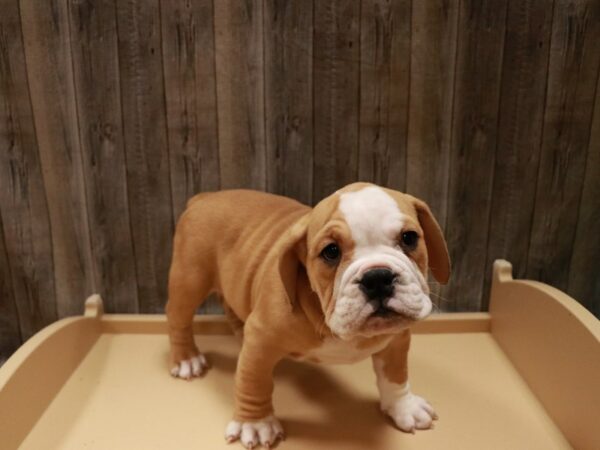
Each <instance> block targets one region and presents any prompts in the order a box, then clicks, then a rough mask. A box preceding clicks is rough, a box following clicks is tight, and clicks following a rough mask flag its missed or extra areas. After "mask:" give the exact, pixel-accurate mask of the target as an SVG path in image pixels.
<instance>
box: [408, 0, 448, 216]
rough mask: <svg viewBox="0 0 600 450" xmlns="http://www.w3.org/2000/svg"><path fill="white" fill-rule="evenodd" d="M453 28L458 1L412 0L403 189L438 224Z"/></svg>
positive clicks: (441, 207) (445, 183)
mask: <svg viewBox="0 0 600 450" xmlns="http://www.w3.org/2000/svg"><path fill="white" fill-rule="evenodd" d="M457 26H458V2H456V1H447V0H439V1H427V2H420V1H414V2H413V7H412V46H411V49H412V50H411V62H410V116H409V118H410V120H409V128H408V147H407V170H406V191H407V192H408V193H410V194H412V195H415V196H416V197H419V198H421V199H422V200H424V201H425V202H427V204H428V205H429V207H430V208H431V211H432V212H433V214H434V215H435V217H436V218H437V220H438V222H439V223H440V225H441V226H442V227H443V226H444V225H445V222H446V209H447V205H446V200H447V198H446V191H447V189H448V176H449V172H448V164H449V154H450V135H451V131H452V104H453V95H454V72H455V70H454V67H455V57H456V37H457Z"/></svg>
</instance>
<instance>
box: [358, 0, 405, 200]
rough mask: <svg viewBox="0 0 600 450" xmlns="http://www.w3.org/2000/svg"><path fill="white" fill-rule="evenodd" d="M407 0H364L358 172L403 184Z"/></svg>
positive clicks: (402, 188)
mask: <svg viewBox="0 0 600 450" xmlns="http://www.w3.org/2000/svg"><path fill="white" fill-rule="evenodd" d="M411 3H412V2H411V0H393V1H390V0H363V1H362V2H361V11H360V21H361V22H360V122H359V135H360V136H359V170H358V178H359V179H360V180H362V181H370V182H373V183H376V184H379V185H382V186H386V187H389V188H392V189H397V190H399V191H405V190H406V176H407V175H406V158H407V139H408V138H407V135H408V109H409V93H410V60H411V57H410V50H411Z"/></svg>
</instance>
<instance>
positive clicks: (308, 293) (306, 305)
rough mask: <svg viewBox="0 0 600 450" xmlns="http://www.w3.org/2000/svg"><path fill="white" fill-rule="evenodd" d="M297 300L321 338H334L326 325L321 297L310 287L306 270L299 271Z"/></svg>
mask: <svg viewBox="0 0 600 450" xmlns="http://www.w3.org/2000/svg"><path fill="white" fill-rule="evenodd" d="M296 298H297V301H298V306H299V307H300V308H301V309H302V312H303V313H304V315H305V316H306V318H307V319H308V321H309V322H310V324H311V326H312V327H313V329H314V330H315V333H316V335H317V336H318V337H319V338H322V337H330V336H332V333H331V330H330V329H329V327H328V326H327V324H326V323H325V315H324V314H323V310H322V309H321V302H320V300H319V296H318V295H317V293H316V292H315V291H313V290H312V288H311V287H310V282H309V281H308V276H307V275H306V270H299V271H298V279H297V284H296Z"/></svg>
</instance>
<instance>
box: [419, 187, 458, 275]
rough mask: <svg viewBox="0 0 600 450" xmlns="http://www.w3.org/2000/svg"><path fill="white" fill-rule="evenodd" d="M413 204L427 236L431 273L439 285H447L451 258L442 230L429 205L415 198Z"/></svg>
mask: <svg viewBox="0 0 600 450" xmlns="http://www.w3.org/2000/svg"><path fill="white" fill-rule="evenodd" d="M413 204H414V205H415V209H416V210H417V216H418V218H419V223H420V224H421V228H423V233H424V234H425V245H426V246H427V258H428V260H429V268H430V269H431V273H433V276H434V278H435V279H436V280H437V281H438V282H439V283H442V284H446V283H447V282H448V279H449V278H450V256H449V255H448V247H447V246H446V240H445V239H444V235H443V233H442V229H441V228H440V225H439V224H438V223H437V221H436V220H435V217H433V214H432V213H431V210H430V209H429V206H428V205H427V203H425V202H424V201H422V200H419V199H418V198H414V197H413Z"/></svg>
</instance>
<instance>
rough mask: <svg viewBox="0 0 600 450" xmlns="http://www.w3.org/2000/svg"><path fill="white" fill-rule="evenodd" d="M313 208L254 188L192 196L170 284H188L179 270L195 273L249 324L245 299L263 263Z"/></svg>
mask: <svg viewBox="0 0 600 450" xmlns="http://www.w3.org/2000/svg"><path fill="white" fill-rule="evenodd" d="M309 209H310V208H309V207H308V206H306V205H303V204H301V203H299V202H297V201H295V200H292V199H289V198H286V197H281V196H278V195H273V194H267V193H264V192H258V191H251V190H228V191H220V192H214V193H201V194H198V195H196V196H194V197H192V198H191V199H190V200H189V201H188V204H187V208H186V210H185V211H184V213H183V214H182V215H181V217H180V219H179V222H178V224H177V229H176V232H175V239H174V243H173V261H172V265H171V274H170V281H169V282H170V284H171V285H172V284H173V283H175V284H177V285H178V284H179V283H183V282H184V280H179V279H180V276H179V272H181V273H186V274H189V273H190V272H192V273H195V276H196V277H198V278H201V279H202V282H200V281H198V284H201V286H198V287H197V289H198V290H199V291H200V292H203V293H205V294H207V293H209V292H211V291H218V292H219V293H221V294H222V295H223V297H224V298H225V301H226V302H227V303H228V304H229V305H230V306H231V307H232V308H233V309H234V310H235V312H236V314H238V316H240V318H241V319H242V320H243V319H244V317H245V316H246V315H247V313H248V312H249V311H246V308H247V307H248V306H249V305H248V303H247V302H243V301H242V300H243V299H242V298H240V296H246V295H247V293H248V292H250V291H251V288H250V285H251V283H252V281H253V279H254V275H255V274H256V269H257V267H258V265H259V264H260V263H261V261H262V260H263V259H264V258H265V257H266V255H267V253H268V252H269V250H270V249H271V247H272V246H273V244H274V243H275V241H276V240H277V239H278V238H279V237H280V236H281V235H282V234H283V233H285V231H286V230H287V229H288V228H289V227H290V226H291V225H292V224H293V223H294V222H295V221H296V220H298V218H299V217H300V216H302V215H303V214H304V213H306V212H307V211H308V210H309ZM215 230H218V231H217V232H215ZM240 267H243V268H244V269H243V270H242V271H240V270H239V268H240ZM194 268H198V270H197V271H196V270H194ZM217 268H218V270H217ZM210 269H212V270H210ZM188 276H189V275H188ZM238 299H239V300H240V301H239V302H238V301H236V300H238ZM242 305H243V306H242Z"/></svg>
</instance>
